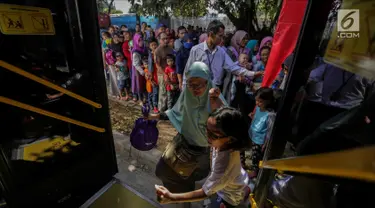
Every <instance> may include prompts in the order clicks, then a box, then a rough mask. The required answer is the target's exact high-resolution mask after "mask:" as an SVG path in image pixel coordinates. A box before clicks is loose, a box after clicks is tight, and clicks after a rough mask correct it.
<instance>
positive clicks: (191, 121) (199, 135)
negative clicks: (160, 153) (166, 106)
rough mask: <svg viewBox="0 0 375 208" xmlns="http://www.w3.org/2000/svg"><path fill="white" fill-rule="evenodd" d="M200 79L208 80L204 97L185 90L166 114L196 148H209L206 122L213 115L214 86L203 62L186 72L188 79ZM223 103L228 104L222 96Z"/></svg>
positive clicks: (197, 63)
mask: <svg viewBox="0 0 375 208" xmlns="http://www.w3.org/2000/svg"><path fill="white" fill-rule="evenodd" d="M192 77H199V78H203V79H205V80H207V87H206V90H205V92H204V93H203V95H201V96H199V97H196V96H194V95H193V94H192V93H191V92H190V90H189V89H184V90H183V91H182V92H181V95H180V97H179V98H178V101H177V103H176V104H175V105H174V106H173V108H172V109H171V110H167V111H166V114H167V116H168V118H169V120H170V121H171V123H172V125H173V126H174V127H175V128H176V130H177V131H178V132H179V133H180V134H182V136H183V137H184V138H185V139H186V140H187V141H188V143H190V144H192V145H196V146H204V147H206V146H208V142H207V134H206V127H205V126H206V122H207V119H208V117H209V114H210V113H211V107H210V102H209V97H208V96H209V95H208V92H209V90H210V89H211V88H212V87H213V86H214V85H213V83H212V81H211V77H210V71H209V69H208V66H207V65H206V64H205V63H203V62H194V63H193V64H192V65H191V67H190V69H189V70H188V71H187V72H186V78H187V79H190V78H192ZM220 98H221V100H222V101H223V103H225V104H226V102H225V101H224V98H223V96H222V95H220Z"/></svg>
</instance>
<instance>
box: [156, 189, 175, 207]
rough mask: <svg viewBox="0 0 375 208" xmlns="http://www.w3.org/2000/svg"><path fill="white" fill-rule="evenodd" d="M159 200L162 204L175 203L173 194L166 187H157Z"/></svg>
mask: <svg viewBox="0 0 375 208" xmlns="http://www.w3.org/2000/svg"><path fill="white" fill-rule="evenodd" d="M155 189H156V195H157V200H158V201H159V203H160V204H169V203H172V202H173V194H172V193H171V192H170V191H169V190H168V189H167V188H165V187H164V186H159V185H155Z"/></svg>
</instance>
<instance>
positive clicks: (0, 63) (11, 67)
mask: <svg viewBox="0 0 375 208" xmlns="http://www.w3.org/2000/svg"><path fill="white" fill-rule="evenodd" d="M0 66H1V67H3V68H5V69H7V70H9V71H11V72H14V73H16V74H19V75H21V76H23V77H25V78H28V79H31V80H33V81H35V82H38V83H40V84H42V85H44V86H47V87H49V88H52V89H54V90H57V91H59V92H61V93H64V94H66V95H68V96H70V97H72V98H75V99H77V100H80V101H82V102H84V103H86V104H89V105H91V106H93V107H95V108H102V105H101V104H99V103H96V102H94V101H92V100H89V99H87V98H85V97H82V96H80V95H78V94H76V93H74V92H71V91H69V90H67V89H65V88H63V87H60V86H58V85H55V84H53V83H52V82H49V81H47V80H45V79H42V78H40V77H38V76H35V75H33V74H31V73H29V72H27V71H25V70H23V69H20V68H18V67H16V66H14V65H12V64H9V63H7V62H5V61H2V60H0Z"/></svg>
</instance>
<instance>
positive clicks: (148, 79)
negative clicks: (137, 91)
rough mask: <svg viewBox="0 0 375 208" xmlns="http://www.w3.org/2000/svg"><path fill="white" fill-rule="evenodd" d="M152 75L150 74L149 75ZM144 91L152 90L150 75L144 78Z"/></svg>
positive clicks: (146, 71)
mask: <svg viewBox="0 0 375 208" xmlns="http://www.w3.org/2000/svg"><path fill="white" fill-rule="evenodd" d="M147 73H148V69H147V68H145V74H147ZM151 76H152V75H151ZM146 91H147V92H148V93H151V92H152V82H151V78H150V77H147V78H146Z"/></svg>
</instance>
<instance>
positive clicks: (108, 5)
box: [96, 0, 116, 14]
mask: <svg viewBox="0 0 375 208" xmlns="http://www.w3.org/2000/svg"><path fill="white" fill-rule="evenodd" d="M114 2H115V0H97V1H96V3H97V5H98V11H99V13H107V14H111V13H112V10H116V8H115V7H114V5H113V3H114Z"/></svg>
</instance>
